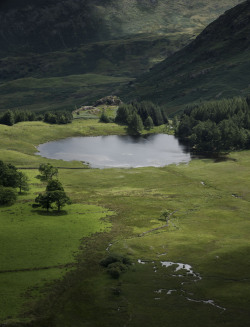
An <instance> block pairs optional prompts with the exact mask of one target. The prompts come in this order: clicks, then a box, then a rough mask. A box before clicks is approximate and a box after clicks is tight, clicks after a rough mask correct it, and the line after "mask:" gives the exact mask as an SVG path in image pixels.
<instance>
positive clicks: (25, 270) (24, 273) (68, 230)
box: [0, 119, 250, 327]
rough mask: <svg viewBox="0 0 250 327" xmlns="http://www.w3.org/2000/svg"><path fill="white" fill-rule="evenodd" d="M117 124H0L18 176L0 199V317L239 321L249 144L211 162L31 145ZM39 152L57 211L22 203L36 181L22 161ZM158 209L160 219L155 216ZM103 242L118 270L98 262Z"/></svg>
mask: <svg viewBox="0 0 250 327" xmlns="http://www.w3.org/2000/svg"><path fill="white" fill-rule="evenodd" d="M124 133H125V130H124V128H123V127H121V126H117V125H115V124H100V123H98V122H97V120H82V119H77V120H74V121H73V123H72V124H69V125H66V126H52V125H47V124H44V123H41V122H24V123H19V124H16V125H14V126H12V127H7V126H0V135H1V149H0V151H1V160H3V161H6V162H11V163H13V164H15V165H16V166H18V167H19V168H20V169H23V170H22V171H24V172H25V173H27V175H28V176H29V179H30V191H29V192H27V193H25V194H22V195H21V196H19V197H18V202H17V203H16V204H15V205H14V206H11V207H1V209H0V211H1V213H0V221H1V242H2V244H1V250H2V251H1V254H0V256H1V260H0V262H1V269H0V281H1V282H0V287H1V290H0V293H1V294H3V295H4V296H2V297H1V300H0V301H1V304H0V307H1V315H0V319H1V320H0V321H1V322H2V323H7V326H8V325H10V326H11V324H12V325H14V322H22V321H23V322H25V323H26V324H27V326H60V327H72V326H77V327H79V326H84V327H85V326H104V327H105V326H125V325H127V326H132V327H134V326H142V325H144V326H159V325H163V326H177V327H178V326H180V327H182V326H188V327H189V326H198V327H199V326H202V327H204V326H205V327H208V326H215V327H217V326H219V327H221V326H223V327H224V326H226V327H235V326H237V327H238V326H239V327H241V326H246V325H247V323H248V321H249V318H250V314H249V291H250V280H249V274H250V261H249V255H250V250H249V249H250V241H249V230H250V220H249V211H250V191H249V173H250V168H249V167H250V153H249V151H243V152H235V153H232V154H230V155H229V156H228V160H225V161H220V162H214V161H213V160H210V159H195V160H193V161H192V162H191V163H189V164H188V165H186V164H180V165H170V166H166V167H163V168H153V167H146V168H136V169H104V170H100V169H88V168H87V167H86V166H83V165H82V163H80V162H63V161H61V160H58V161H57V160H46V159H45V158H41V157H39V156H36V155H34V154H35V152H36V149H35V147H34V146H36V145H38V144H40V143H44V142H47V141H50V140H55V139H59V138H64V137H69V136H79V135H107V134H124ZM41 162H50V163H52V164H53V165H54V166H57V167H61V168H59V179H60V181H61V182H62V184H63V186H64V188H65V191H66V193H67V194H68V195H69V196H70V197H71V199H72V200H73V205H71V206H67V207H65V211H64V212H63V213H62V214H61V215H56V214H54V213H50V214H49V215H48V214H47V213H46V212H44V211H41V210H34V209H32V207H31V204H32V201H34V198H35V196H36V194H37V193H38V192H41V191H42V190H44V188H45V185H43V184H42V183H41V181H39V180H38V179H36V175H37V174H38V171H37V170H36V169H33V168H37V167H38V166H39V163H41ZM24 168H27V169H24ZM72 168H78V169H72ZM79 168H82V169H79ZM166 209H167V210H169V211H170V212H171V215H170V217H169V218H170V219H169V222H166V221H164V220H163V219H162V217H161V213H162V210H166ZM112 254H120V255H123V256H126V257H128V258H130V260H131V262H132V265H131V266H129V268H128V270H127V271H125V272H124V273H122V274H121V275H120V277H119V279H112V278H111V277H110V276H109V275H108V274H107V272H106V269H105V268H103V267H101V266H100V265H99V262H100V260H101V259H103V258H105V257H106V256H107V255H112ZM171 263H172V264H171ZM177 263H178V265H177ZM179 264H182V265H180V266H179ZM164 265H165V266H164ZM183 265H184V266H183ZM185 265H190V266H191V267H189V268H187V267H188V266H185ZM178 267H179V268H180V269H179V270H176V269H177V268H178ZM45 268H46V269H45ZM53 280H56V281H54V282H53ZM58 299H59V300H58ZM29 322H30V323H29Z"/></svg>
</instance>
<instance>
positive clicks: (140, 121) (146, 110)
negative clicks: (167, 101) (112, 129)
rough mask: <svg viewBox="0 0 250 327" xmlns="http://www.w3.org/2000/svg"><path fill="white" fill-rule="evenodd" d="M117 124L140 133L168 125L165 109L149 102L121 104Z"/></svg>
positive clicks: (116, 119)
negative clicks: (144, 129)
mask: <svg viewBox="0 0 250 327" xmlns="http://www.w3.org/2000/svg"><path fill="white" fill-rule="evenodd" d="M115 122H116V123H117V124H122V125H127V126H128V129H129V130H131V131H133V132H135V133H140V131H141V130H142V129H143V128H146V129H151V128H153V127H154V126H160V125H163V124H167V123H168V117H167V115H166V113H165V110H164V108H162V107H159V106H157V105H156V104H154V103H152V102H149V101H142V102H136V101H134V102H131V103H130V104H121V105H120V106H119V108H118V110H117V114H116V118H115Z"/></svg>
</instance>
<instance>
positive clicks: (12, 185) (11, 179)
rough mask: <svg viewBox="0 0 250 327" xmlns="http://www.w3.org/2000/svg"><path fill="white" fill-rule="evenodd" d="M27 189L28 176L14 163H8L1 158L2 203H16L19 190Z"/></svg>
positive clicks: (0, 188) (20, 191)
mask: <svg viewBox="0 0 250 327" xmlns="http://www.w3.org/2000/svg"><path fill="white" fill-rule="evenodd" d="M17 188H19V194H21V193H22V191H27V190H28V189H29V186H28V177H27V176H26V175H25V174H24V173H23V172H21V171H18V170H17V168H16V167H15V166H13V165H12V164H6V163H4V162H3V161H2V160H0V205H4V204H8V205H11V204H13V203H15V201H16V199H17V191H16V189H17Z"/></svg>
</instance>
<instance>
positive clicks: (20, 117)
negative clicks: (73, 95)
mask: <svg viewBox="0 0 250 327" xmlns="http://www.w3.org/2000/svg"><path fill="white" fill-rule="evenodd" d="M39 120H43V121H44V122H46V123H49V124H68V123H71V122H72V120H73V115H72V113H71V112H69V111H56V112H51V111H48V112H45V113H43V114H36V113H34V112H33V111H29V110H19V109H18V110H7V111H6V112H5V113H4V114H2V116H0V124H3V125H8V126H12V125H14V124H17V123H19V122H22V121H39Z"/></svg>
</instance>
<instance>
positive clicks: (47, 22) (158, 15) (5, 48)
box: [0, 0, 240, 54]
mask: <svg viewBox="0 0 250 327" xmlns="http://www.w3.org/2000/svg"><path fill="white" fill-rule="evenodd" d="M238 2H240V1H239V0H223V1H220V2H219V3H218V1H216V0H210V1H208V2H207V1H204V0H203V1H197V0H191V1H186V0H178V1H174V2H169V1H165V0H133V1H128V0H121V1H114V0H64V1H60V0H38V1H32V0H24V1H18V0H2V1H1V4H0V30H1V33H0V49H1V50H0V52H1V53H5V54H6V53H8V52H9V51H13V52H15V53H16V52H20V51H22V52H23V51H35V52H36V51H38V52H41V51H51V50H58V49H65V48H67V47H75V46H78V45H79V44H82V43H89V42H93V41H97V40H98V41H100V40H107V39H114V38H120V37H124V36H126V37H127V36H128V35H135V34H142V33H146V34H149V33H150V34H152V33H153V34H159V33H161V34H166V33H169V32H170V33H184V32H185V33H186V34H192V33H194V32H196V31H197V30H198V29H202V28H204V27H205V26H206V25H207V23H208V22H210V21H212V20H213V19H215V18H216V17H217V16H218V14H220V13H222V12H223V11H224V10H225V9H228V8H230V7H232V6H233V5H235V4H237V3H238Z"/></svg>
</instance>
